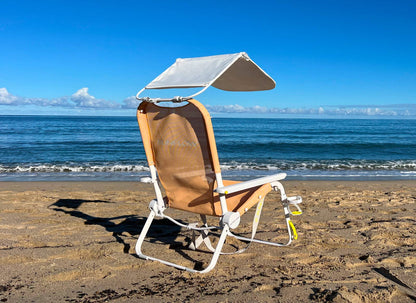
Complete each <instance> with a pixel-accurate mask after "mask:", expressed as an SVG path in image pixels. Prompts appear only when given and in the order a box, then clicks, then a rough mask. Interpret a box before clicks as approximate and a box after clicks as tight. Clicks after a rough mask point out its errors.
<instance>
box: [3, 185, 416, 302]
mask: <svg viewBox="0 0 416 303" xmlns="http://www.w3.org/2000/svg"><path fill="white" fill-rule="evenodd" d="M284 185H285V187H286V191H287V193H288V195H289V196H290V195H301V196H302V197H303V203H302V209H303V212H304V213H303V215H301V216H293V217H292V220H293V223H294V224H295V226H296V228H297V232H298V235H299V239H298V240H296V241H294V242H293V243H292V244H291V245H290V246H289V247H272V246H266V245H261V244H257V243H253V244H252V245H251V246H250V247H249V248H248V250H247V251H246V252H244V253H242V254H234V255H222V256H220V258H219V261H218V263H217V266H216V267H215V268H214V269H213V270H212V271H211V272H209V273H207V274H203V275H201V274H192V273H188V272H184V271H181V270H177V269H174V268H171V267H168V266H166V265H163V264H160V263H156V262H151V261H145V260H142V259H139V258H137V256H136V255H135V253H134V245H135V242H136V240H137V237H138V234H139V231H140V230H141V228H142V226H143V224H144V221H145V218H146V217H147V215H148V212H149V210H148V203H149V201H150V200H151V199H153V197H154V194H153V190H152V187H151V186H149V185H146V184H141V183H139V182H0V235H1V236H0V268H1V276H0V301H1V302H108V301H111V302H160V301H162V302H415V300H416V253H415V251H416V219H415V213H416V181H409V180H407V181H377V182H375V181H365V182H355V181H287V182H284ZM253 211H254V210H252V211H250V212H249V213H248V214H246V215H245V216H243V217H242V222H241V224H240V226H239V230H237V231H239V232H240V233H242V234H249V233H250V232H251V229H250V227H251V220H252V216H251V215H252V214H253ZM172 214H174V215H175V217H176V218H179V219H180V220H184V221H185V220H187V219H188V218H190V221H191V222H197V221H198V217H197V216H194V215H190V216H189V214H187V213H185V212H179V211H174V210H172ZM215 220H216V219H215ZM215 222H216V221H213V223H215ZM260 222H261V223H260V226H259V229H258V237H259V238H262V239H273V240H278V241H284V240H285V239H286V238H285V237H286V236H287V234H285V230H284V228H285V226H284V224H283V214H282V209H281V205H280V202H279V195H278V194H276V193H270V194H269V195H268V196H267V197H266V202H265V206H264V208H263V214H262V217H261V221H260ZM190 235H191V234H190V233H189V231H186V230H179V229H178V228H176V227H175V226H174V225H172V224H170V223H169V222H166V221H165V220H161V221H158V222H156V224H155V229H154V231H153V232H152V231H151V232H150V233H149V236H148V238H147V240H146V242H145V245H144V247H143V250H144V252H145V253H146V254H148V255H154V256H158V257H161V258H166V259H169V260H171V261H174V262H178V263H180V264H183V265H186V266H193V265H195V264H196V262H197V261H201V262H202V264H203V265H205V264H206V262H207V260H209V257H210V254H208V253H207V252H206V251H207V250H206V249H205V247H202V250H201V251H191V250H189V249H188V248H187V247H186V245H187V243H189V238H190ZM169 242H170V243H171V244H168V243H169ZM245 246H246V245H245V244H244V243H241V242H238V241H236V240H230V241H227V244H226V247H225V251H229V252H232V251H233V250H235V249H238V248H243V247H245Z"/></svg>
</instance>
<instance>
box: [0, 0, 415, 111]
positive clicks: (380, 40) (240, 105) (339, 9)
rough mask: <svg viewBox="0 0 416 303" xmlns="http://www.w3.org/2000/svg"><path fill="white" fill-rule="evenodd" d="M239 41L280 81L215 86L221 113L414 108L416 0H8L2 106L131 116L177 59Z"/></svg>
mask: <svg viewBox="0 0 416 303" xmlns="http://www.w3.org/2000/svg"><path fill="white" fill-rule="evenodd" d="M237 52H246V53H247V54H248V55H249V56H250V58H251V59H252V60H253V61H254V62H256V63H257V64H258V65H259V66H260V67H261V68H262V69H264V70H265V71H266V72H267V73H268V74H269V75H270V76H271V77H272V78H273V79H274V80H275V81H276V88H275V89H274V90H270V91H260V92H226V91H221V90H218V89H216V88H209V89H208V90H207V91H206V92H204V93H203V94H202V95H200V96H198V100H199V101H201V102H202V103H203V104H205V105H206V106H207V108H208V109H209V111H210V112H211V113H212V114H213V115H214V116H215V115H218V116H221V115H226V116H229V115H237V116H238V115H246V116H250V115H257V116H266V117H267V116H282V115H283V116H294V115H305V116H324V115H327V116H341V117H344V116H359V115H364V116H372V117H384V116H396V117H415V118H416V1H414V0H408V1H401V0H396V1H383V0H379V1H355V0H349V1H344V0H327V1H322V0H316V1H307V0H305V1H296V0H293V1H287V0H285V1H280V0H274V1H273V0H270V1H264V0H257V1H244V0H239V1H234V0H227V1H173V0H170V1H169V0H166V1H164V0H160V1H139V0H135V1H129V0H126V1H105V0H100V1H88V0H84V1H77V0H71V1H56V0H53V1H52V0H51V1H44V0H38V1H25V0H22V1H19V0H14V1H9V0H0V114H7V115H22V114H23V115H30V114H68V115H132V116H134V115H135V109H136V107H137V105H138V101H137V100H135V98H134V96H135V95H136V93H137V92H138V91H139V90H140V89H141V88H142V87H144V86H145V85H146V84H148V83H149V82H150V81H151V80H153V79H154V78H155V77H156V76H158V75H159V74H160V73H162V72H163V71H164V70H165V69H166V68H168V67H169V66H170V65H171V64H173V63H174V62H175V60H176V58H187V57H200V56H209V55H218V54H228V53H237ZM184 95H187V93H184Z"/></svg>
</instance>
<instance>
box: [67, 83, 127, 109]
mask: <svg viewBox="0 0 416 303" xmlns="http://www.w3.org/2000/svg"><path fill="white" fill-rule="evenodd" d="M71 101H72V102H74V103H75V104H76V106H77V107H85V108H120V107H121V106H120V104H118V103H115V102H112V101H107V100H104V99H96V98H95V97H94V96H91V95H90V94H89V93H88V87H84V88H81V89H79V90H78V91H77V92H76V93H75V94H73V95H72V96H71Z"/></svg>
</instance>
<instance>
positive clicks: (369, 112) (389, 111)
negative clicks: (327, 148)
mask: <svg viewBox="0 0 416 303" xmlns="http://www.w3.org/2000/svg"><path fill="white" fill-rule="evenodd" d="M207 109H208V110H209V111H210V112H211V113H236V114H237V113H254V114H287V115H329V116H331V115H338V116H416V106H415V105H414V104H408V105H406V104H399V105H398V106H395V105H390V106H366V107H364V106H363V107H323V106H320V107H318V108H277V107H272V108H267V107H262V106H258V105H255V106H252V107H244V106H241V105H238V104H235V105H214V106H210V105H208V106H207Z"/></svg>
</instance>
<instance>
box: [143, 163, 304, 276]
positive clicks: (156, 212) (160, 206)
mask: <svg viewBox="0 0 416 303" xmlns="http://www.w3.org/2000/svg"><path fill="white" fill-rule="evenodd" d="M150 173H151V179H150V180H149V181H150V182H151V183H153V185H154V189H155V193H156V199H155V200H152V201H151V202H150V205H149V208H150V214H149V216H148V218H147V220H146V223H145V225H144V226H143V229H142V231H141V232H140V235H139V238H138V240H137V243H136V247H135V250H136V253H137V255H138V256H139V257H140V258H142V259H145V260H152V261H158V262H161V263H163V264H165V265H169V266H173V267H175V268H178V269H181V270H186V271H189V272H192V273H207V272H209V271H210V270H212V269H213V268H214V267H215V265H216V263H217V261H218V258H219V256H220V255H221V254H230V253H222V252H221V250H222V247H223V245H224V243H225V240H226V238H227V236H230V237H234V238H236V239H239V240H242V241H246V242H249V244H248V245H247V247H246V248H243V249H240V250H239V251H237V252H235V253H242V252H244V251H245V250H246V249H247V248H248V247H249V245H250V244H251V242H256V243H261V244H267V245H272V246H287V245H289V244H290V243H291V242H292V240H293V239H294V238H296V237H297V235H296V230H295V229H294V226H293V224H292V223H291V220H290V214H291V212H290V209H289V204H290V203H291V201H294V200H295V199H300V201H301V198H300V197H299V198H298V197H289V198H288V197H287V196H286V192H285V190H284V187H283V185H282V184H281V183H280V182H279V181H280V180H282V179H284V178H285V177H286V174H284V173H281V174H276V175H272V176H266V177H262V178H258V179H254V180H250V181H246V182H241V183H238V184H233V185H229V186H223V182H222V176H221V173H217V174H216V178H217V183H218V185H219V187H218V188H217V189H215V190H214V191H215V192H217V193H219V195H220V202H221V208H222V211H223V216H222V217H221V219H220V224H219V225H220V226H207V225H206V220H205V216H203V217H202V218H203V221H204V227H199V228H198V227H196V224H189V225H184V224H181V223H179V222H178V221H176V220H174V219H172V218H170V217H169V216H166V215H164V214H163V211H164V210H165V209H166V205H165V202H164V200H163V197H162V193H161V190H160V187H159V182H158V180H157V173H156V168H155V167H154V166H153V165H152V166H150ZM144 180H146V178H145V179H144ZM147 180H148V179H147ZM267 183H269V184H270V185H271V186H272V188H273V189H274V190H275V191H280V196H281V202H282V203H283V209H284V214H285V220H286V226H287V230H288V234H289V240H288V241H287V243H276V242H270V241H264V240H259V239H255V238H254V236H255V233H256V230H257V226H258V223H259V219H260V214H261V211H262V207H263V203H264V197H261V198H260V201H259V202H258V205H257V209H256V213H255V215H254V218H253V231H252V236H251V238H247V237H242V236H238V235H235V234H233V233H232V232H231V231H230V229H231V228H230V226H229V223H228V222H223V218H224V216H225V214H227V212H228V210H227V203H226V195H227V194H230V193H234V192H238V191H241V190H247V189H249V188H253V187H256V186H261V185H264V184H267ZM298 203H299V202H298ZM296 207H297V208H298V209H300V208H299V207H298V206H297V205H296ZM155 217H160V218H167V219H169V220H171V221H172V222H174V223H176V224H177V225H179V226H181V227H184V228H187V229H190V230H196V231H200V232H201V235H200V236H199V238H201V239H199V238H198V239H197V240H196V241H195V244H196V245H193V246H192V245H191V248H192V249H196V248H197V247H198V245H199V244H201V243H203V242H205V241H204V239H205V238H207V237H208V231H209V230H210V229H219V230H221V235H220V238H219V241H218V243H217V245H216V247H215V249H214V248H212V246H211V244H210V242H209V241H208V242H209V243H205V244H206V245H207V247H208V249H209V250H211V251H212V252H213V256H212V259H211V261H210V263H209V264H208V266H207V267H206V268H205V269H203V270H196V269H193V268H189V267H186V266H182V265H179V264H176V263H172V262H169V261H165V260H162V259H159V258H156V257H151V256H148V255H145V254H143V252H142V244H143V242H144V239H145V237H146V235H147V232H148V231H149V228H150V226H151V224H152V222H153V219H154V218H155ZM292 228H293V229H292Z"/></svg>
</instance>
